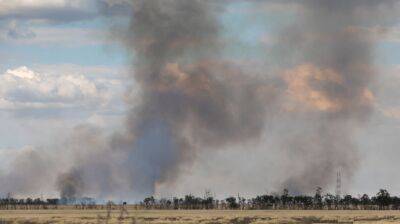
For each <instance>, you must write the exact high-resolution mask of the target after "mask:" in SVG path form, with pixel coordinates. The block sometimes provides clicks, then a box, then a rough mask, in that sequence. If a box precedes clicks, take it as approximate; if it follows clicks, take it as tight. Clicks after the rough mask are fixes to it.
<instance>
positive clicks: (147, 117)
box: [59, 0, 274, 197]
mask: <svg viewBox="0 0 400 224" xmlns="http://www.w3.org/2000/svg"><path fill="white" fill-rule="evenodd" d="M217 10H218V9H217V8H214V7H212V4H209V3H207V2H205V1H185V0H168V1H161V0H152V1H144V0H143V1H140V0H139V1H133V16H132V18H131V26H130V29H129V31H128V32H127V33H126V34H125V35H122V36H123V38H122V40H123V43H124V46H125V47H126V48H127V49H128V51H129V53H131V54H133V55H134V70H133V71H132V78H134V79H135V81H136V82H137V83H138V84H139V86H140V102H139V103H137V102H135V105H134V106H133V108H132V109H131V111H130V113H129V114H128V116H127V120H126V124H127V130H126V131H125V132H124V133H120V134H116V135H115V136H113V137H112V139H111V140H110V144H109V146H108V148H106V149H105V154H104V155H102V156H107V154H108V153H110V154H112V155H113V157H118V161H112V160H111V158H108V159H107V160H105V161H104V163H103V162H101V161H100V162H99V161H96V162H95V163H92V162H88V161H86V160H85V161H84V162H85V163H84V164H76V165H75V166H74V167H73V172H74V173H79V174H80V175H81V176H82V179H83V181H84V186H85V191H88V192H91V191H93V189H94V188H95V185H97V188H98V189H97V190H98V191H100V194H101V195H107V194H111V195H116V194H118V192H121V189H124V188H125V189H126V190H124V191H122V192H124V193H126V192H129V191H132V193H131V196H132V197H136V196H138V195H139V196H142V195H146V194H153V193H154V189H155V187H156V185H157V184H159V183H164V182H173V181H174V180H175V178H176V177H177V176H178V175H179V174H180V172H181V171H180V170H181V168H182V166H183V165H189V164H190V163H191V161H192V160H193V158H194V157H195V156H196V151H197V150H206V149H208V148H212V149H214V150H215V149H218V148H220V147H222V146H226V145H229V144H233V143H243V142H246V141H248V140H251V139H256V138H258V137H259V136H260V134H261V133H262V130H263V127H264V120H265V118H266V112H267V110H266V105H267V104H268V103H269V102H271V101H272V100H273V98H274V93H273V90H272V89H273V88H272V87H271V86H269V85H267V83H266V82H263V81H262V80H261V79H257V80H256V79H250V78H248V77H246V75H245V74H244V73H242V72H241V71H240V68H239V67H238V66H234V65H231V64H229V63H227V62H223V61H219V60H214V59H215V58H218V54H219V50H220V49H219V35H218V33H219V30H220V27H219V23H218V20H217V13H218V11H217ZM96 154H98V155H90V156H91V157H93V156H95V157H99V156H100V154H99V153H98V152H97V153H96ZM90 167H97V170H98V171H97V173H98V172H101V171H103V172H104V174H103V175H102V177H100V176H99V177H98V178H96V179H95V178H91V181H87V180H89V174H86V173H91V174H92V175H93V172H88V169H90ZM91 169H93V168H91ZM100 170H101V171H100ZM73 176H75V175H73ZM86 176H87V177H86ZM67 177H68V178H67V180H68V181H66V184H69V185H68V186H61V189H65V188H67V189H68V191H71V190H72V189H70V188H71V187H73V186H75V185H73V184H70V181H72V180H73V178H69V176H67ZM99 179H103V180H104V181H102V182H101V183H99ZM86 182H88V183H86ZM59 183H60V182H59ZM61 183H63V182H61ZM120 194H123V193H120Z"/></svg>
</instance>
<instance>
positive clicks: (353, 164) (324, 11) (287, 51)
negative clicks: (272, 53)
mask: <svg viewBox="0 0 400 224" xmlns="http://www.w3.org/2000/svg"><path fill="white" fill-rule="evenodd" d="M389 2H390V1H387V2H386V3H389ZM379 4H381V3H379V2H376V1H345V0H338V1H313V0H309V1H303V2H302V4H301V9H300V13H299V17H298V18H296V22H295V24H293V25H292V26H290V27H289V28H287V29H285V30H284V31H283V33H282V35H281V36H280V38H279V39H280V41H279V43H278V44H277V45H276V46H275V50H276V55H277V56H278V58H279V60H280V62H279V63H282V64H283V66H284V67H286V69H285V68H283V70H284V71H283V74H282V77H283V80H284V81H285V82H286V85H287V89H286V96H287V101H286V102H285V103H284V104H285V105H284V107H285V108H286V110H287V111H293V113H295V114H296V115H295V116H292V117H290V118H288V119H289V120H291V122H293V125H292V127H293V129H294V130H293V131H290V132H289V134H286V136H285V137H284V138H282V139H281V142H282V143H281V144H282V149H283V150H286V152H287V156H288V163H287V164H288V167H290V170H291V172H289V174H288V178H287V179H286V180H284V181H283V187H286V188H288V189H289V190H290V191H292V192H294V193H304V192H306V193H307V192H308V193H309V192H311V191H312V190H313V189H314V188H315V187H316V186H321V187H326V186H329V184H331V183H332V182H333V181H334V180H335V174H336V172H337V171H339V170H341V172H342V173H344V177H345V178H347V181H346V183H349V180H350V179H351V177H352V176H353V174H354V172H355V171H356V169H357V168H358V164H359V156H358V150H357V148H356V146H355V143H354V141H353V139H354V138H355V134H356V133H357V130H358V129H360V128H361V127H363V126H364V125H365V123H366V122H367V121H368V117H369V116H370V114H371V111H372V110H373V106H374V105H373V103H374V95H373V93H372V92H373V89H372V88H374V85H373V82H374V77H375V73H376V71H374V64H373V44H374V43H373V42H372V41H371V39H370V38H368V36H367V35H365V34H363V33H361V32H359V30H357V28H356V27H357V26H358V25H360V24H363V23H364V24H365V23H367V21H366V20H365V19H364V18H363V16H360V11H361V9H364V10H365V9H369V10H371V11H373V10H374V9H375V8H376V6H378V5H379ZM366 11H368V10H366ZM287 68H289V69H287ZM289 114H290V112H289ZM289 116H291V115H289Z"/></svg>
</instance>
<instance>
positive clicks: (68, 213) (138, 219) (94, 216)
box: [0, 209, 400, 224]
mask: <svg viewBox="0 0 400 224" xmlns="http://www.w3.org/2000/svg"><path fill="white" fill-rule="evenodd" d="M119 217H120V211H118V210H113V211H112V212H111V214H110V218H109V219H107V211H106V210H73V209H64V210H8V211H7V210H3V211H0V224H8V223H24V224H28V223H29V224H33V223H109V224H111V223H146V224H153V223H204V224H206V223H207V224H219V223H232V224H248V223H281V224H283V223H288V224H289V223H400V211H366V210H363V211H350V210H348V211H317V210H306V211H304V210H290V211H288V210H267V211H237V210H172V211H171V210H128V214H125V215H124V218H122V219H121V218H119Z"/></svg>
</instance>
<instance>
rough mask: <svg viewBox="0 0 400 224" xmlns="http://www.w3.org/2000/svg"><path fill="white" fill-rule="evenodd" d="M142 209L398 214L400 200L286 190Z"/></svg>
mask: <svg viewBox="0 0 400 224" xmlns="http://www.w3.org/2000/svg"><path fill="white" fill-rule="evenodd" d="M140 207H141V208H143V209H221V210H223V209H242V210H256V209H294V210H296V209H299V210H300V209H304V210H307V209H324V210H335V209H336V210H388V209H392V210H398V209H400V198H399V197H397V196H391V195H390V194H389V192H388V191H387V190H384V189H381V190H379V192H378V193H377V194H376V195H374V196H372V197H369V196H368V195H367V194H364V195H362V196H359V197H354V196H352V195H345V196H343V197H340V196H335V195H332V194H325V195H323V194H322V189H321V188H317V190H316V192H315V195H314V196H309V195H290V194H289V192H288V190H286V189H285V190H284V191H283V193H282V194H281V195H260V196H257V197H255V198H250V199H245V198H243V197H240V196H237V197H228V198H226V199H225V200H217V199H215V198H214V197H212V196H205V197H203V198H201V197H195V196H193V195H186V196H185V197H183V198H176V197H175V198H172V199H159V200H157V199H155V198H154V197H148V198H145V199H144V200H143V201H142V202H141V203H140Z"/></svg>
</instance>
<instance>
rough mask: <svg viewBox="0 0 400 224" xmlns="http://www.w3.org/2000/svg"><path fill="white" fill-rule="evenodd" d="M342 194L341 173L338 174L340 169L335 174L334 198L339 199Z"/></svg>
mask: <svg viewBox="0 0 400 224" xmlns="http://www.w3.org/2000/svg"><path fill="white" fill-rule="evenodd" d="M341 195H342V175H341V174H340V170H339V171H338V172H337V174H336V200H338V201H339V200H340V197H341Z"/></svg>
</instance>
